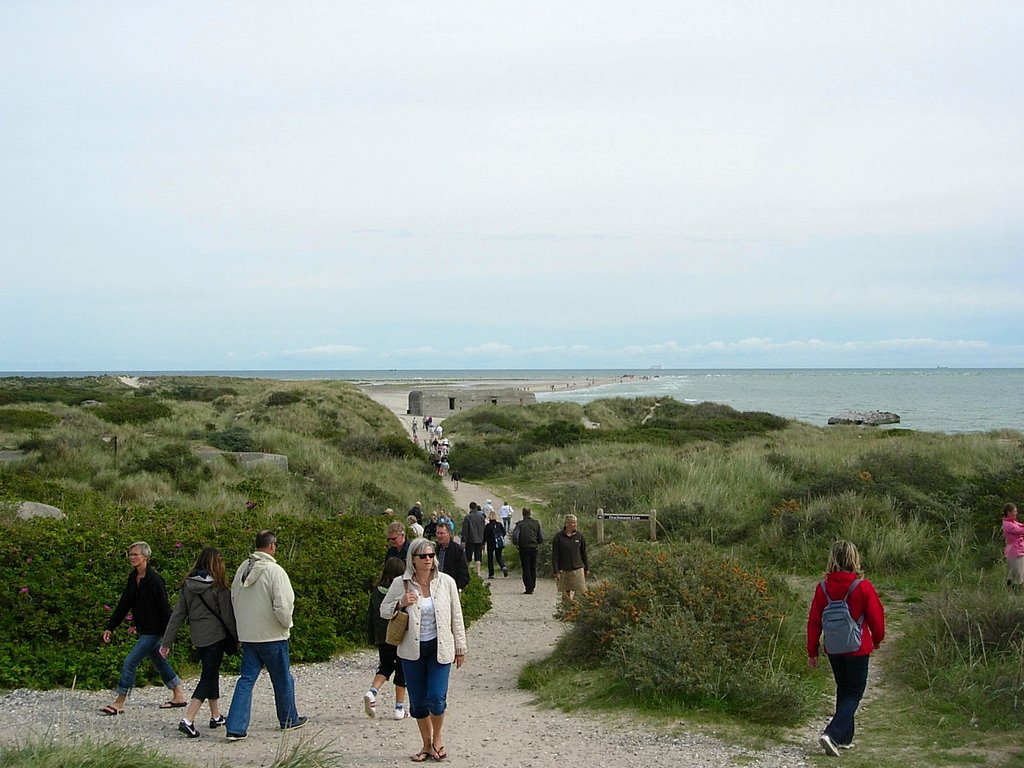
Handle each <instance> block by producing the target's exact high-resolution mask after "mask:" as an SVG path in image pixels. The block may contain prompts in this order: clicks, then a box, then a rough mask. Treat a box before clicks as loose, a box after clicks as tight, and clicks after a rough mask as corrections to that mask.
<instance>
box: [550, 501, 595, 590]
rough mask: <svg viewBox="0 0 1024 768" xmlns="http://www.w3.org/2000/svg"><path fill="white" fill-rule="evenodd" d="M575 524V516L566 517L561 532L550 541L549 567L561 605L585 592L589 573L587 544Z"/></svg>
mask: <svg viewBox="0 0 1024 768" xmlns="http://www.w3.org/2000/svg"><path fill="white" fill-rule="evenodd" d="M576 524H577V520H576V515H566V516H565V523H564V525H563V527H562V530H560V531H559V532H558V533H556V534H555V537H554V538H553V539H552V540H551V567H552V568H553V569H554V571H555V581H556V583H557V584H558V591H559V592H561V593H562V602H563V603H570V602H572V600H573V598H574V597H575V596H576V593H577V592H586V591H587V580H586V577H587V574H588V573H589V572H590V561H588V560H587V542H586V541H585V540H584V539H583V534H582V533H580V532H579V531H578V530H576Z"/></svg>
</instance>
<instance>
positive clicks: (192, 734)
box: [178, 720, 199, 739]
mask: <svg viewBox="0 0 1024 768" xmlns="http://www.w3.org/2000/svg"><path fill="white" fill-rule="evenodd" d="M178 730H179V731H181V732H182V733H184V734H185V735H186V736H188V737H189V738H190V739H197V738H199V731H197V730H196V726H195V724H194V723H186V722H185V721H184V720H182V721H181V722H180V723H178Z"/></svg>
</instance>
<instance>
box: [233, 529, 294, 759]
mask: <svg viewBox="0 0 1024 768" xmlns="http://www.w3.org/2000/svg"><path fill="white" fill-rule="evenodd" d="M276 552H277V536H275V535H274V533H273V531H260V532H259V533H257V534H256V551H255V552H253V553H252V554H251V555H250V556H249V559H248V560H246V561H245V562H244V563H242V564H241V565H240V566H239V567H238V570H237V571H236V572H235V580H234V582H232V584H231V605H232V608H233V609H234V612H235V623H236V625H237V627H238V640H239V642H241V644H242V667H241V672H240V676H239V678H238V683H237V684H236V685H235V693H234V695H233V696H232V697H231V709H230V710H229V711H228V721H227V724H226V726H225V731H227V738H228V741H239V740H240V739H244V738H246V736H248V735H249V717H250V714H251V712H252V689H253V686H254V685H255V684H256V678H258V677H259V676H260V672H262V671H263V667H266V668H267V672H268V673H269V674H270V682H271V683H272V684H273V686H274V703H275V705H276V706H277V720H278V722H279V723H280V724H281V729H282V730H285V731H290V730H295V729H297V728H301V727H302V726H304V725H305V724H306V721H307V720H308V718H305V717H299V713H298V710H296V708H295V678H294V677H292V673H291V663H290V661H289V658H288V637H289V635H290V634H291V628H292V610H293V609H294V607H295V592H294V591H292V583H291V581H290V580H289V579H288V574H287V573H285V570H284V568H282V567H281V566H280V565H278V564H277V560H275V559H274V554H275V553H276Z"/></svg>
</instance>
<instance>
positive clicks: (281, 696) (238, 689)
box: [225, 640, 299, 735]
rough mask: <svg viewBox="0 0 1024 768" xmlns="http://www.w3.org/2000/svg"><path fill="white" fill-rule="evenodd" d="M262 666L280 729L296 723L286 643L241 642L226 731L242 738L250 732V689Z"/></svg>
mask: <svg viewBox="0 0 1024 768" xmlns="http://www.w3.org/2000/svg"><path fill="white" fill-rule="evenodd" d="M263 667H266V668H267V672H268V673H270V682H271V683H272V684H273V686H274V704H275V706H276V707H277V721H278V723H280V725H281V727H282V728H285V727H287V726H289V725H291V724H292V723H297V722H298V721H299V713H298V711H297V710H296V709H295V678H294V677H292V673H291V664H290V662H289V659H288V641H287V640H275V641H273V642H269V643H242V668H241V671H240V674H239V677H238V683H237V684H236V685H235V693H234V695H233V696H232V697H231V709H230V710H228V721H227V725H226V726H225V730H226V731H227V732H228V733H235V734H239V735H243V734H246V733H248V732H249V718H250V716H251V714H252V689H253V686H254V685H255V684H256V678H258V677H259V676H260V672H262V671H263Z"/></svg>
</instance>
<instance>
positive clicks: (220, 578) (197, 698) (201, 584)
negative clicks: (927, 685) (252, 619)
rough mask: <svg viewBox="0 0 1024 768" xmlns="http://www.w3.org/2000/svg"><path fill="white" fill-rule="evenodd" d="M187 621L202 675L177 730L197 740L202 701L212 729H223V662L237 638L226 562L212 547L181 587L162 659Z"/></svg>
mask: <svg viewBox="0 0 1024 768" xmlns="http://www.w3.org/2000/svg"><path fill="white" fill-rule="evenodd" d="M186 619H187V620H188V630H189V634H190V635H191V637H192V644H193V645H194V646H195V647H196V651H197V652H198V653H199V663H200V665H201V668H202V671H201V672H200V675H199V684H198V685H196V689H195V691H194V692H193V693H192V700H191V701H190V702H189V704H188V709H186V710H185V717H184V718H183V719H182V721H181V722H180V723H178V730H179V731H181V732H182V733H184V734H185V735H186V736H188V737H189V738H191V739H194V738H196V737H197V736H198V735H199V731H197V730H196V726H195V717H196V715H197V714H199V708H200V707H201V706H202V705H203V701H209V703H210V727H211V728H219V727H220V726H222V725H224V716H223V715H222V714H221V713H220V665H221V662H222V661H223V660H224V645H225V641H227V640H229V639H230V640H234V638H235V637H236V636H237V630H236V629H235V614H234V611H233V610H232V608H231V588H230V586H229V585H228V578H227V573H226V571H225V569H224V558H223V556H222V555H221V553H220V551H219V550H217V549H214V548H213V547H206V548H205V549H204V550H203V551H202V552H200V553H199V557H197V558H196V563H195V565H193V566H192V570H191V571H189V573H188V576H186V577H185V582H184V584H182V585H181V591H180V592H179V593H178V602H177V603H175V605H174V611H172V613H171V619H170V621H169V622H167V630H166V631H165V632H164V636H163V639H162V640H161V642H160V655H161V656H163V657H164V658H166V657H167V654H168V653H170V650H171V646H172V645H173V644H174V638H175V637H176V636H177V634H178V630H179V629H180V628H181V624H182V622H183V621H185V620H186ZM229 632H230V638H229V636H228V635H229Z"/></svg>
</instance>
